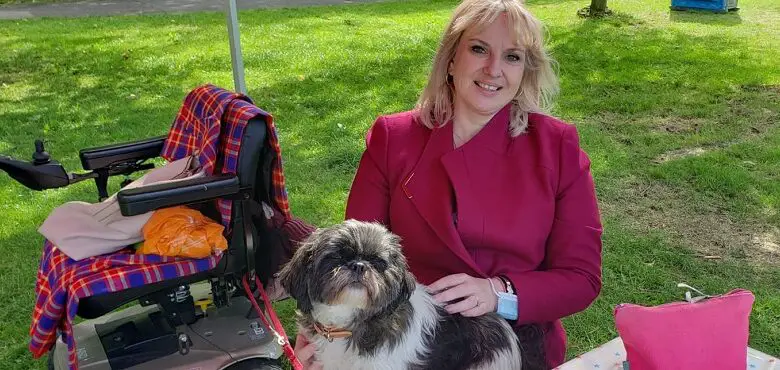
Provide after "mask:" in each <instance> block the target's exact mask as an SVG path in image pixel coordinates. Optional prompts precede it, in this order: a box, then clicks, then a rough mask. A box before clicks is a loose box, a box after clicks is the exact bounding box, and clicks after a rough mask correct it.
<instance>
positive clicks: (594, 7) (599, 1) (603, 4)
mask: <svg viewBox="0 0 780 370" xmlns="http://www.w3.org/2000/svg"><path fill="white" fill-rule="evenodd" d="M577 14H579V15H580V16H581V17H586V18H591V17H593V18H598V17H603V16H606V15H610V14H612V11H611V10H609V8H607V0H590V6H588V7H585V8H582V9H580V10H579V11H577Z"/></svg>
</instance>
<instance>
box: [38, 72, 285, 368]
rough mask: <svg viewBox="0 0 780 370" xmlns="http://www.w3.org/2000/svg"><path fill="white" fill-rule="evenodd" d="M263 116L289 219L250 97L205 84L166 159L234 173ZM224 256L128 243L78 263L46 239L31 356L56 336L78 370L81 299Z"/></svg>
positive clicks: (181, 119)
mask: <svg viewBox="0 0 780 370" xmlns="http://www.w3.org/2000/svg"><path fill="white" fill-rule="evenodd" d="M258 115H262V116H264V117H265V119H266V122H267V123H268V127H267V132H268V137H269V142H270V144H271V146H272V148H273V149H274V150H275V151H276V154H277V156H276V158H277V159H276V163H274V166H273V189H272V192H273V194H272V195H273V199H274V202H275V203H276V204H275V206H276V208H277V210H278V211H280V212H281V214H282V215H283V217H284V220H285V221H289V220H291V219H292V217H291V215H290V209H289V203H288V200H287V192H286V188H285V180H284V173H283V169H282V161H281V158H282V157H281V148H280V146H279V143H278V136H277V133H276V128H275V126H274V124H273V119H272V117H271V115H270V114H268V113H267V112H264V111H263V110H261V109H260V108H258V107H256V106H254V105H253V104H252V101H251V100H250V99H249V98H248V97H247V96H245V95H242V94H236V93H232V92H229V91H227V90H224V89H221V88H218V87H216V86H214V85H208V84H207V85H203V86H199V87H198V88H196V89H194V90H192V91H191V92H190V93H189V94H188V95H187V97H186V98H185V100H184V103H183V104H182V106H181V108H180V110H179V112H178V114H177V116H176V118H175V119H174V122H173V125H172V127H171V129H170V131H169V134H168V137H167V139H166V142H165V144H164V146H163V150H162V153H161V156H162V157H163V158H165V159H166V160H168V161H173V160H176V159H179V158H183V157H185V156H188V155H191V154H194V153H197V154H198V156H199V160H200V163H201V165H203V166H204V170H205V171H206V173H207V174H214V173H221V174H235V173H236V167H237V165H238V153H239V151H240V145H241V138H242V135H243V132H244V128H245V127H246V124H247V122H248V121H249V120H250V119H251V118H254V117H256V116H258ZM217 203H218V204H217V205H218V208H219V210H220V214H221V218H222V224H223V225H224V226H225V232H226V233H227V232H229V226H230V220H231V212H232V202H231V201H228V200H224V199H218V200H217ZM220 258H221V257H220V256H216V255H215V256H210V257H208V258H203V259H186V258H176V257H166V256H157V255H137V254H134V250H133V248H132V247H131V246H129V247H128V248H125V249H123V250H121V251H119V252H117V253H113V254H107V255H100V256H94V257H91V258H86V259H83V260H81V261H74V260H73V259H71V258H69V257H68V256H67V255H65V254H64V253H62V252H61V251H60V250H59V249H58V248H57V247H56V246H55V245H53V244H52V243H51V242H49V241H48V240H46V241H44V246H43V253H42V256H41V261H40V265H39V268H38V273H37V284H36V289H35V294H36V301H35V307H34V310H33V317H32V322H31V325H30V331H29V334H30V337H31V340H30V345H29V350H30V351H31V352H32V354H33V357H34V358H39V357H40V356H43V355H44V354H46V353H48V351H49V350H50V349H51V348H52V346H53V345H54V344H55V342H56V339H57V334H58V333H59V334H60V335H61V337H62V339H63V341H64V342H65V343H66V344H67V346H68V359H69V368H70V369H78V361H77V351H76V342H75V339H74V338H73V335H72V334H73V333H72V324H73V320H74V318H75V317H76V314H77V312H78V302H79V300H80V299H82V298H84V297H89V296H95V295H100V294H105V293H111V292H117V291H121V290H124V289H129V288H134V287H139V286H143V285H147V284H153V283H156V282H159V281H163V280H167V279H173V278H177V277H182V276H188V275H191V274H195V273H198V272H202V271H206V270H209V269H212V268H214V266H216V265H217V263H218V262H219V259H220Z"/></svg>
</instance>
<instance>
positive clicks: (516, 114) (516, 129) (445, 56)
mask: <svg viewBox="0 0 780 370" xmlns="http://www.w3.org/2000/svg"><path fill="white" fill-rule="evenodd" d="M501 14H506V15H507V16H508V20H509V21H510V24H512V25H514V29H515V31H516V36H517V43H518V44H519V45H520V46H521V47H522V48H524V51H525V53H524V54H525V70H524V72H523V78H522V80H521V82H520V88H519V89H518V91H517V94H516V95H515V97H514V98H513V99H512V114H511V122H510V125H509V127H510V134H511V135H512V136H513V137H515V136H518V135H520V134H522V133H523V132H525V130H526V128H527V127H528V113H531V112H540V111H543V110H544V109H546V108H547V107H548V106H549V105H550V104H551V103H552V96H553V95H554V94H555V93H557V90H558V79H557V77H556V75H555V73H554V71H553V68H552V64H553V63H554V61H553V59H552V58H551V57H550V56H549V55H548V53H547V50H546V49H545V47H544V40H543V37H542V33H543V26H542V24H541V22H540V21H539V20H538V19H536V18H535V17H534V16H533V15H532V14H531V13H530V12H528V10H526V9H525V7H524V6H523V4H522V2H521V1H518V0H464V1H463V2H462V3H461V4H460V5H458V7H457V8H456V9H455V12H454V13H453V15H452V18H451V19H450V22H449V24H448V26H447V28H446V30H445V31H444V34H443V35H442V39H441V42H440V44H439V50H438V51H437V52H436V56H435V57H434V60H433V67H432V71H431V74H430V76H429V77H428V84H427V85H426V86H425V89H424V90H423V92H422V94H420V98H419V99H418V101H417V105H416V108H417V109H418V110H419V113H420V122H421V123H422V124H423V125H424V126H426V127H428V128H433V127H434V125H435V124H436V123H438V124H439V125H444V124H446V123H447V122H448V121H450V120H451V119H452V115H453V107H452V104H453V96H454V91H453V89H452V85H451V84H450V83H449V79H448V77H449V75H448V66H449V64H450V62H451V61H452V60H453V58H455V50H456V48H457V46H458V43H459V42H460V38H461V36H462V35H463V33H464V32H465V31H466V30H468V29H470V28H472V27H477V28H478V29H479V28H481V27H485V26H487V25H488V24H490V23H492V22H493V21H495V20H496V19H497V18H498V17H499V16H500V15H501Z"/></svg>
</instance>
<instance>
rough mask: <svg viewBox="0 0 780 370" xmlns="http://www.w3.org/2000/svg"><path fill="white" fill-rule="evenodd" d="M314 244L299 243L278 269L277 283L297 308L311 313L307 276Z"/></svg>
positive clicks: (308, 275)
mask: <svg viewBox="0 0 780 370" xmlns="http://www.w3.org/2000/svg"><path fill="white" fill-rule="evenodd" d="M313 247H314V246H313V245H312V244H311V243H306V242H304V243H301V245H300V247H299V248H298V250H296V251H295V253H294V254H293V256H292V258H291V259H290V261H289V262H288V263H286V264H285V265H284V266H283V267H282V269H281V271H279V277H278V279H279V284H281V286H282V288H284V290H285V291H287V292H288V293H289V294H290V296H291V297H292V298H293V299H295V301H296V302H297V303H298V309H299V310H300V311H301V312H303V313H305V314H308V313H311V310H312V308H313V306H312V302H311V298H309V277H310V275H311V273H312V270H313V261H312V257H313V254H314V248H313Z"/></svg>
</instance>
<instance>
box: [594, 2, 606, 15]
mask: <svg viewBox="0 0 780 370" xmlns="http://www.w3.org/2000/svg"><path fill="white" fill-rule="evenodd" d="M606 11H607V0H591V1H590V12H591V14H603V13H605V12H606Z"/></svg>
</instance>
